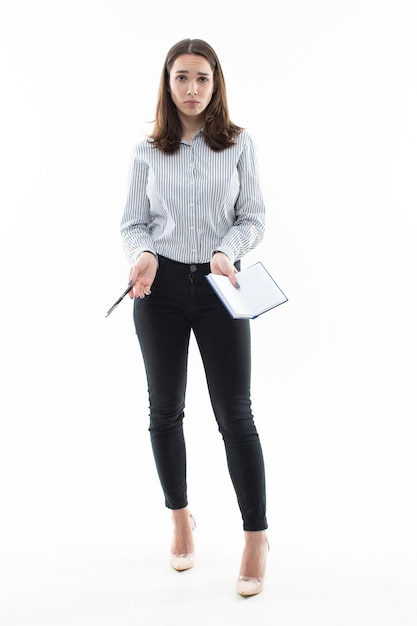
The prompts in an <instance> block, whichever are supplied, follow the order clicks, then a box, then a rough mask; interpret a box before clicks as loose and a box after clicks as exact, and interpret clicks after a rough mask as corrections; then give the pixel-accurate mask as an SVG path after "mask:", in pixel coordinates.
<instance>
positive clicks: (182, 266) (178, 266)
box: [158, 254, 210, 274]
mask: <svg viewBox="0 0 417 626" xmlns="http://www.w3.org/2000/svg"><path fill="white" fill-rule="evenodd" d="M158 262H159V266H160V267H164V266H165V267H169V268H171V269H174V270H178V271H180V272H186V273H187V274H189V273H191V274H209V273H210V263H180V262H179V261H173V260H172V259H168V258H167V257H165V256H161V255H160V254H158Z"/></svg>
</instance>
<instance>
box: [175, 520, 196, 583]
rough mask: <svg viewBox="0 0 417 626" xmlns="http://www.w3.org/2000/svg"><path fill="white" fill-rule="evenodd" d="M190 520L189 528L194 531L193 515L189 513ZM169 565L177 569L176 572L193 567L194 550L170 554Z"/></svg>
mask: <svg viewBox="0 0 417 626" xmlns="http://www.w3.org/2000/svg"><path fill="white" fill-rule="evenodd" d="M190 520H191V530H192V531H194V530H195V528H196V527H197V524H196V523H195V519H194V517H193V516H192V515H191V513H190ZM169 562H170V565H171V567H172V568H173V569H175V570H177V572H183V571H185V570H187V569H191V568H192V567H194V552H190V553H189V554H172V552H171V554H170V557H169Z"/></svg>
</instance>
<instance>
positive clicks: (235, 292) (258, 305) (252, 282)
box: [206, 261, 288, 319]
mask: <svg viewBox="0 0 417 626" xmlns="http://www.w3.org/2000/svg"><path fill="white" fill-rule="evenodd" d="M206 278H207V280H208V281H209V283H210V285H211V286H212V288H213V289H214V291H215V292H216V294H217V295H218V297H219V298H220V300H221V301H222V302H223V304H224V306H225V307H226V309H227V310H228V311H229V313H230V315H231V316H232V317H234V318H236V319H254V318H255V317H258V316H259V315H261V314H262V313H265V312H266V311H270V310H271V309H273V308H274V307H276V306H278V305H280V304H283V303H284V302H287V301H288V298H287V296H286V295H285V294H284V293H283V292H282V291H281V289H280V288H279V287H278V285H277V283H276V282H275V280H274V279H273V278H272V276H271V274H270V273H269V272H268V271H267V270H266V269H265V267H264V265H263V264H262V263H261V262H260V261H259V262H258V263H255V264H254V265H250V266H249V267H246V268H244V269H243V270H241V271H240V272H237V274H236V278H237V281H238V284H239V289H238V288H236V287H234V286H233V285H232V283H231V282H230V280H229V278H228V277H227V276H221V275H219V274H207V276H206Z"/></svg>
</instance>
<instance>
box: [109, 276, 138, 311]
mask: <svg viewBox="0 0 417 626" xmlns="http://www.w3.org/2000/svg"><path fill="white" fill-rule="evenodd" d="M131 289H132V281H131V280H129V283H128V287H127V289H126V290H125V291H124V292H123V293H122V295H121V296H120V298H119V299H118V300H116V302H115V303H114V304H113V306H112V307H110V309H109V310H108V311H107V313H106V315H105V316H104V317H108V316H109V315H110V313H111V312H112V311H114V309H115V308H116V307H117V305H118V304H120V303H121V301H122V300H123V298H124V297H125V296H127V294H128V293H129V291H130V290H131Z"/></svg>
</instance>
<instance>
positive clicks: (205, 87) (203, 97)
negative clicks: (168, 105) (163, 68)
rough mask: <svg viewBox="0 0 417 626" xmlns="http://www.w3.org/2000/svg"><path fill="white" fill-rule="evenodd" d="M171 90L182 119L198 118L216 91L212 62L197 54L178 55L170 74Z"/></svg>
mask: <svg viewBox="0 0 417 626" xmlns="http://www.w3.org/2000/svg"><path fill="white" fill-rule="evenodd" d="M169 90H170V93H171V98H172V101H173V102H174V104H175V106H176V107H177V110H178V115H179V117H180V119H183V120H184V121H185V120H186V119H189V118H191V117H192V118H198V117H199V116H200V115H202V113H203V112H204V110H205V109H206V107H207V106H208V104H209V102H210V100H211V97H212V95H213V92H214V77H213V71H212V69H211V65H210V63H209V62H208V61H207V59H206V58H205V57H203V56H200V55H197V54H182V55H180V56H179V57H177V58H176V59H175V61H174V63H173V65H172V68H171V71H170V74H169Z"/></svg>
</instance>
